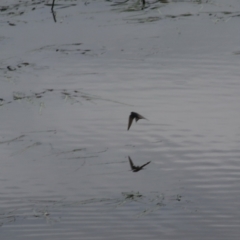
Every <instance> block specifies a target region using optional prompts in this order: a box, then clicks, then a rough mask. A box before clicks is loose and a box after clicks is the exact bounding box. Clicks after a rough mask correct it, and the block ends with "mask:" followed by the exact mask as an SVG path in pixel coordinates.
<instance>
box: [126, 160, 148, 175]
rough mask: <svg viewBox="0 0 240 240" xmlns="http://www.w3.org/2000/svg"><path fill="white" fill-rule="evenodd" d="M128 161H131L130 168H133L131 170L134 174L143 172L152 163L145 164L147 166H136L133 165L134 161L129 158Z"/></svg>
mask: <svg viewBox="0 0 240 240" xmlns="http://www.w3.org/2000/svg"><path fill="white" fill-rule="evenodd" d="M128 160H129V164H130V167H131V170H132V171H133V172H138V171H140V170H142V169H143V168H144V167H145V166H146V165H148V164H149V163H150V162H151V161H150V162H147V163H145V164H143V165H142V166H135V165H134V164H133V161H132V159H131V158H130V157H129V156H128Z"/></svg>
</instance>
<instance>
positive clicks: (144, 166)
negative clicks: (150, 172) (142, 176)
mask: <svg viewBox="0 0 240 240" xmlns="http://www.w3.org/2000/svg"><path fill="white" fill-rule="evenodd" d="M150 162H151V161H150ZM150 162H147V163H145V164H143V165H142V166H141V167H140V168H143V167H145V166H146V165H148V164H149V163H150Z"/></svg>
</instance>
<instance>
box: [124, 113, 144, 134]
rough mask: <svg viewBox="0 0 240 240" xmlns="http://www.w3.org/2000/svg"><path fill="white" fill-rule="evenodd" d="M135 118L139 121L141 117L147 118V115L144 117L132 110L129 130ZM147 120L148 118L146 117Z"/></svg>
mask: <svg viewBox="0 0 240 240" xmlns="http://www.w3.org/2000/svg"><path fill="white" fill-rule="evenodd" d="M134 118H135V121H136V122H137V121H138V120H139V119H146V118H145V117H143V116H142V115H140V114H138V113H136V112H131V114H130V116H129V119H128V130H129V128H130V127H131V125H132V121H133V119H134ZM146 120H147V119H146Z"/></svg>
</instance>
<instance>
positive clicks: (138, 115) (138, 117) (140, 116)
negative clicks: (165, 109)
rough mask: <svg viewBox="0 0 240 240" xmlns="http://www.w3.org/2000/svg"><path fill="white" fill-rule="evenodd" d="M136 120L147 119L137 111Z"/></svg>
mask: <svg viewBox="0 0 240 240" xmlns="http://www.w3.org/2000/svg"><path fill="white" fill-rule="evenodd" d="M136 115H137V116H136V118H135V119H136V122H137V121H138V120H139V119H146V120H147V118H145V117H143V116H142V115H140V114H138V113H136Z"/></svg>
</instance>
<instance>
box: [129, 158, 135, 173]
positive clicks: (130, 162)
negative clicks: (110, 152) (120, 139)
mask: <svg viewBox="0 0 240 240" xmlns="http://www.w3.org/2000/svg"><path fill="white" fill-rule="evenodd" d="M128 160H129V164H130V167H131V169H132V170H133V169H134V167H135V166H134V164H133V161H132V159H131V158H130V157H129V156H128Z"/></svg>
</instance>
